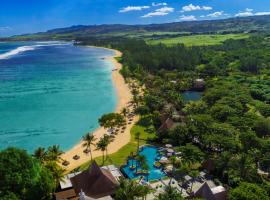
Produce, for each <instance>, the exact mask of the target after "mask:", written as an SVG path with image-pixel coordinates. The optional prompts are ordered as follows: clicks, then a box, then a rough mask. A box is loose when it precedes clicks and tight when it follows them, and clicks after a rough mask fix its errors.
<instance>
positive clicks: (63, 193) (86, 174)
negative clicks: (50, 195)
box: [55, 161, 121, 200]
mask: <svg viewBox="0 0 270 200" xmlns="http://www.w3.org/2000/svg"><path fill="white" fill-rule="evenodd" d="M120 177H121V173H120V171H119V170H118V168H116V167H115V166H114V165H110V166H105V167H99V166H98V165H97V163H96V162H95V161H94V162H93V163H92V164H91V165H90V166H89V168H88V169H87V170H85V171H81V172H77V173H72V174H68V175H66V176H65V178H64V180H63V181H61V182H60V190H59V191H58V192H57V193H55V197H56V200H67V199H68V200H70V199H71V200H75V199H76V200H94V199H100V200H109V199H112V198H111V195H113V194H114V192H115V190H116V188H117V186H118V184H119V182H118V180H119V178H120Z"/></svg>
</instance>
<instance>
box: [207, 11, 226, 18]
mask: <svg viewBox="0 0 270 200" xmlns="http://www.w3.org/2000/svg"><path fill="white" fill-rule="evenodd" d="M223 14H224V11H218V12H214V13H211V14H208V15H207V16H208V17H213V18H214V17H220V16H222V15H223Z"/></svg>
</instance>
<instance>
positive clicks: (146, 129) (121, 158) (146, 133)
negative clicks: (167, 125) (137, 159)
mask: <svg viewBox="0 0 270 200" xmlns="http://www.w3.org/2000/svg"><path fill="white" fill-rule="evenodd" d="M137 132H140V133H141V136H140V138H141V140H140V145H143V144H146V143H147V140H148V139H152V138H154V137H155V133H154V131H153V128H152V126H149V125H145V124H144V123H143V120H140V121H139V122H138V123H137V124H136V125H134V126H133V127H132V129H131V141H130V142H129V143H128V144H127V145H125V146H123V147H122V148H121V149H120V150H119V151H117V152H116V153H113V154H110V155H109V157H108V158H107V159H106V161H105V163H104V165H109V164H114V165H116V166H118V167H120V166H121V165H123V164H124V163H125V162H126V159H127V157H128V156H129V155H130V153H131V152H136V150H137V140H136V139H135V133H137ZM95 161H96V162H97V163H98V164H99V165H102V156H100V157H97V158H95ZM89 164H90V161H89V162H87V163H85V164H83V165H81V167H80V168H79V169H80V170H84V169H87V168H88V166H89Z"/></svg>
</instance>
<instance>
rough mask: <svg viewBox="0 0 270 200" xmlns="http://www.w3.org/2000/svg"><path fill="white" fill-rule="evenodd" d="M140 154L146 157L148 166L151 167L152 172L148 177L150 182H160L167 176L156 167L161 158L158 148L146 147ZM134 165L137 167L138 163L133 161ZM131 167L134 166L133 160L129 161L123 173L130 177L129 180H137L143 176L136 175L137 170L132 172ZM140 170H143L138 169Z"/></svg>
mask: <svg viewBox="0 0 270 200" xmlns="http://www.w3.org/2000/svg"><path fill="white" fill-rule="evenodd" d="M139 154H140V155H144V156H145V157H146V160H147V165H148V167H149V172H150V173H149V176H148V180H158V179H160V178H162V177H164V176H166V174H165V173H164V172H163V171H162V170H161V169H157V168H156V167H154V163H155V161H156V158H157V157H160V155H159V153H158V150H157V148H156V147H149V146H144V147H143V149H142V151H140V152H139ZM133 164H134V166H136V161H133ZM130 166H132V160H131V159H130V160H129V161H128V164H127V165H126V166H124V167H123V171H124V173H125V174H126V175H127V176H128V178H129V179H136V178H139V177H141V176H142V175H136V174H135V172H136V170H135V169H134V170H131V169H130ZM138 169H141V168H140V166H139V167H138ZM145 180H147V178H146V177H145Z"/></svg>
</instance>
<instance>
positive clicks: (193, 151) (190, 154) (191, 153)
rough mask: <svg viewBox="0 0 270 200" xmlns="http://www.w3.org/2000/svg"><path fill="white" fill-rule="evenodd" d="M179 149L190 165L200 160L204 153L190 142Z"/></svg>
mask: <svg viewBox="0 0 270 200" xmlns="http://www.w3.org/2000/svg"><path fill="white" fill-rule="evenodd" d="M179 149H180V151H181V152H182V154H183V155H182V157H183V159H184V160H185V161H186V162H188V163H189V164H190V165H191V164H194V163H196V162H201V161H203V159H204V156H205V154H204V153H203V152H202V151H201V150H200V149H199V148H198V147H197V146H194V145H192V144H191V143H188V144H186V145H185V146H182V147H180V148H179Z"/></svg>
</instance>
